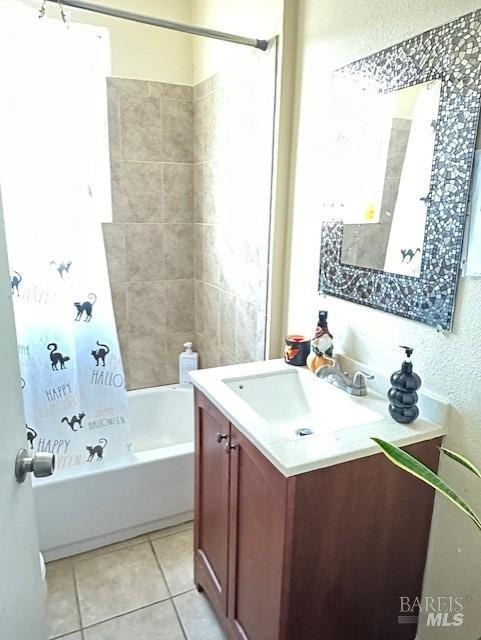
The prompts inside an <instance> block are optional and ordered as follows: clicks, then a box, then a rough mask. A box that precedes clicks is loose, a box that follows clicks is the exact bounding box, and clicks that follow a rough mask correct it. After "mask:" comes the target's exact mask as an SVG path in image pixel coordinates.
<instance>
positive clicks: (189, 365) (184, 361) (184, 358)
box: [179, 342, 199, 384]
mask: <svg viewBox="0 0 481 640" xmlns="http://www.w3.org/2000/svg"><path fill="white" fill-rule="evenodd" d="M184 347H185V350H184V351H182V353H181V354H180V356H179V382H180V384H192V383H191V381H190V377H189V372H190V371H195V369H198V368H199V354H198V353H196V352H195V351H192V342H186V343H185V344H184Z"/></svg>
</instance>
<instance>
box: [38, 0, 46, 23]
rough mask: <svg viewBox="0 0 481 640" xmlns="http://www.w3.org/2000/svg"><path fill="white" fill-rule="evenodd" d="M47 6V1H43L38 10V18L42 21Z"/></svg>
mask: <svg viewBox="0 0 481 640" xmlns="http://www.w3.org/2000/svg"><path fill="white" fill-rule="evenodd" d="M46 4H47V0H43V2H42V6H41V7H40V9H39V10H38V17H39V19H40V20H41V19H42V18H43V17H44V16H45V10H46V9H45V7H46Z"/></svg>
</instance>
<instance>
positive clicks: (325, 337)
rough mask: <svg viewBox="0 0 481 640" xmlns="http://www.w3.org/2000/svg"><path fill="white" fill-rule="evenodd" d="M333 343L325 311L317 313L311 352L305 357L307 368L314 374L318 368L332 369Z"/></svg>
mask: <svg viewBox="0 0 481 640" xmlns="http://www.w3.org/2000/svg"><path fill="white" fill-rule="evenodd" d="M333 351H334V343H333V339H332V333H331V332H330V331H329V327H328V326H327V311H319V319H318V321H317V327H316V332H315V335H314V338H313V339H312V340H311V351H310V353H309V355H308V357H307V366H308V368H309V369H310V370H311V371H313V372H314V373H315V372H316V371H317V370H318V369H319V368H320V367H332V366H333V365H334V360H332V353H333Z"/></svg>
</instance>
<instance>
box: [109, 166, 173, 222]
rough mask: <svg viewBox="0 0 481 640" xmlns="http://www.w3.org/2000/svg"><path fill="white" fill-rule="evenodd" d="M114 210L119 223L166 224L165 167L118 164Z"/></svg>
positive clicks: (116, 220) (116, 168)
mask: <svg viewBox="0 0 481 640" xmlns="http://www.w3.org/2000/svg"><path fill="white" fill-rule="evenodd" d="M112 210H113V217H114V221H115V222H162V219H163V212H162V165H161V164H158V163H154V162H116V163H114V164H113V166H112Z"/></svg>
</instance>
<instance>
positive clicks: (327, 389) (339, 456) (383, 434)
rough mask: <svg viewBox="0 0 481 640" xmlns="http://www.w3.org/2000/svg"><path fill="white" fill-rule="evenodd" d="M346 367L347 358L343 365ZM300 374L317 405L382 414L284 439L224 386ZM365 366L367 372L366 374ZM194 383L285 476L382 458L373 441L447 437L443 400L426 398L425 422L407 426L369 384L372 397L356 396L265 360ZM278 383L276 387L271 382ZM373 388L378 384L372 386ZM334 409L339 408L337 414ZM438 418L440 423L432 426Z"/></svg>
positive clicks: (201, 375) (198, 376)
mask: <svg viewBox="0 0 481 640" xmlns="http://www.w3.org/2000/svg"><path fill="white" fill-rule="evenodd" d="M342 366H343V367H344V366H345V359H344V360H343V362H342ZM292 369H296V370H297V373H298V374H299V375H300V376H308V377H309V378H305V379H304V381H305V382H306V383H308V384H309V385H311V386H312V384H313V382H312V381H313V380H315V384H316V385H319V404H320V407H321V408H322V406H323V403H324V406H326V404H329V407H331V409H332V408H333V407H334V408H335V407H341V406H342V403H343V402H346V400H347V399H349V401H352V402H354V403H356V404H359V405H360V407H361V406H362V407H363V408H368V409H370V410H372V411H375V412H377V413H378V414H382V415H381V416H379V417H378V418H377V419H376V421H374V422H368V423H365V424H362V425H357V426H354V427H347V428H346V427H344V428H342V429H338V430H336V431H331V432H327V433H315V434H314V435H310V436H304V437H292V438H286V437H282V436H281V435H280V433H279V430H278V429H276V428H275V426H273V425H272V424H270V423H269V422H268V421H267V420H266V419H264V418H262V417H261V416H260V415H259V414H258V413H257V412H256V411H254V410H253V409H252V408H251V407H250V406H249V404H247V403H246V402H245V401H244V400H243V399H242V398H241V397H240V396H239V395H238V394H237V393H236V392H235V391H233V390H232V389H231V388H230V387H229V386H228V385H227V384H226V382H225V380H227V381H229V380H232V379H236V378H244V377H251V376H254V377H255V376H265V375H272V374H277V373H282V372H285V371H286V370H291V371H292ZM364 369H365V367H363V370H364ZM191 379H192V382H193V384H194V386H195V387H196V388H198V389H199V390H200V391H201V392H202V393H203V394H204V395H205V396H207V398H208V399H209V400H210V401H211V402H212V403H213V404H214V405H215V406H216V407H217V408H218V409H219V410H220V411H221V412H222V413H223V414H224V415H225V416H226V417H227V419H228V420H229V421H230V422H231V423H232V424H233V425H234V426H235V427H236V428H237V429H239V431H240V432H241V433H243V434H244V435H245V437H246V438H248V439H249V440H250V441H251V442H252V443H253V444H254V445H255V446H256V447H257V448H258V449H259V451H261V452H262V453H263V454H264V455H265V456H266V457H267V458H268V459H269V460H270V461H271V462H272V464H273V465H274V466H275V467H276V468H277V469H278V470H279V471H280V472H281V473H282V474H283V475H284V476H286V477H289V476H294V475H297V474H300V473H305V472H307V471H313V470H315V469H320V468H323V467H329V466H332V465H335V464H339V463H342V462H347V461H349V460H355V459H358V458H364V457H367V456H370V455H373V454H376V453H379V447H378V446H377V445H376V444H375V443H374V442H372V440H371V439H370V438H371V437H373V436H374V437H377V438H382V439H384V440H388V441H389V442H392V443H393V444H396V445H397V446H406V445H410V444H414V443H416V442H422V441H424V440H430V439H432V438H437V437H439V436H442V435H444V434H445V433H446V428H445V427H446V424H445V420H446V417H447V415H448V409H449V405H447V404H446V403H444V402H443V401H442V400H441V399H439V398H435V397H434V398H432V397H430V396H427V395H425V394H423V396H422V397H421V400H420V403H419V406H420V408H421V417H420V418H418V419H417V420H416V421H415V422H413V423H411V424H408V425H405V424H399V423H397V422H395V421H394V420H393V419H392V418H391V417H390V415H389V412H388V401H387V398H386V396H385V395H384V394H383V395H378V394H377V393H375V392H374V391H373V390H372V389H371V388H370V386H369V385H368V395H367V396H365V397H354V396H351V395H349V394H347V393H346V392H345V391H343V390H341V389H337V388H336V387H334V386H333V385H332V384H330V383H328V382H326V381H325V380H320V379H318V378H315V376H314V374H313V373H311V372H310V371H308V370H307V369H304V368H299V367H292V366H291V365H288V364H285V363H284V361H282V360H265V361H260V362H249V363H246V364H238V365H230V366H226V367H216V368H212V369H200V370H198V371H193V372H191ZM273 384H274V383H273ZM386 384H387V381H386V380H382V381H380V380H379V376H377V383H376V385H375V386H376V387H377V388H378V389H382V388H383V386H384V387H385V386H386ZM373 386H374V385H373ZM334 410H335V409H334ZM433 418H434V419H436V420H437V422H434V421H432V419H433Z"/></svg>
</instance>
